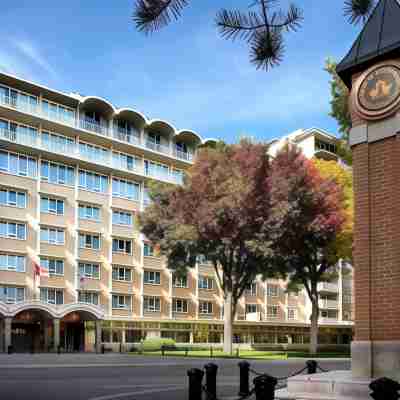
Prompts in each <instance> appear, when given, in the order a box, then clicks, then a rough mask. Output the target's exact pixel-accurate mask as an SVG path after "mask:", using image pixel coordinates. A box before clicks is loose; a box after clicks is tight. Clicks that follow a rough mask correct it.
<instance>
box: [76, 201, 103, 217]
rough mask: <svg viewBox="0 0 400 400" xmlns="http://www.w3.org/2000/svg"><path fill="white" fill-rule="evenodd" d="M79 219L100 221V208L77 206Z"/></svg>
mask: <svg viewBox="0 0 400 400" xmlns="http://www.w3.org/2000/svg"><path fill="white" fill-rule="evenodd" d="M79 218H80V219H91V220H93V221H100V207H95V206H89V205H85V204H79Z"/></svg>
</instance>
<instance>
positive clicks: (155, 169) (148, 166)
mask: <svg viewBox="0 0 400 400" xmlns="http://www.w3.org/2000/svg"><path fill="white" fill-rule="evenodd" d="M144 171H145V174H146V175H147V176H152V177H154V178H161V179H167V180H168V179H169V168H168V166H167V165H164V164H158V163H155V162H153V161H149V160H144Z"/></svg>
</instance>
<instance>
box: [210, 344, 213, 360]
mask: <svg viewBox="0 0 400 400" xmlns="http://www.w3.org/2000/svg"><path fill="white" fill-rule="evenodd" d="M212 356H213V348H212V346H211V347H210V357H211V358H212Z"/></svg>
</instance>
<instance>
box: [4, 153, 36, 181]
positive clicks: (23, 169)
mask: <svg viewBox="0 0 400 400" xmlns="http://www.w3.org/2000/svg"><path fill="white" fill-rule="evenodd" d="M0 171H5V172H8V173H10V174H13V175H20V176H29V177H31V178H36V176H37V161H36V159H35V158H33V157H28V156H25V155H22V154H16V153H10V152H8V151H0Z"/></svg>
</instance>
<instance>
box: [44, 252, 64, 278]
mask: <svg viewBox="0 0 400 400" xmlns="http://www.w3.org/2000/svg"><path fill="white" fill-rule="evenodd" d="M40 266H41V267H42V268H44V269H47V270H48V271H49V275H50V276H51V275H59V276H62V275H64V260H56V259H53V258H47V257H40Z"/></svg>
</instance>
